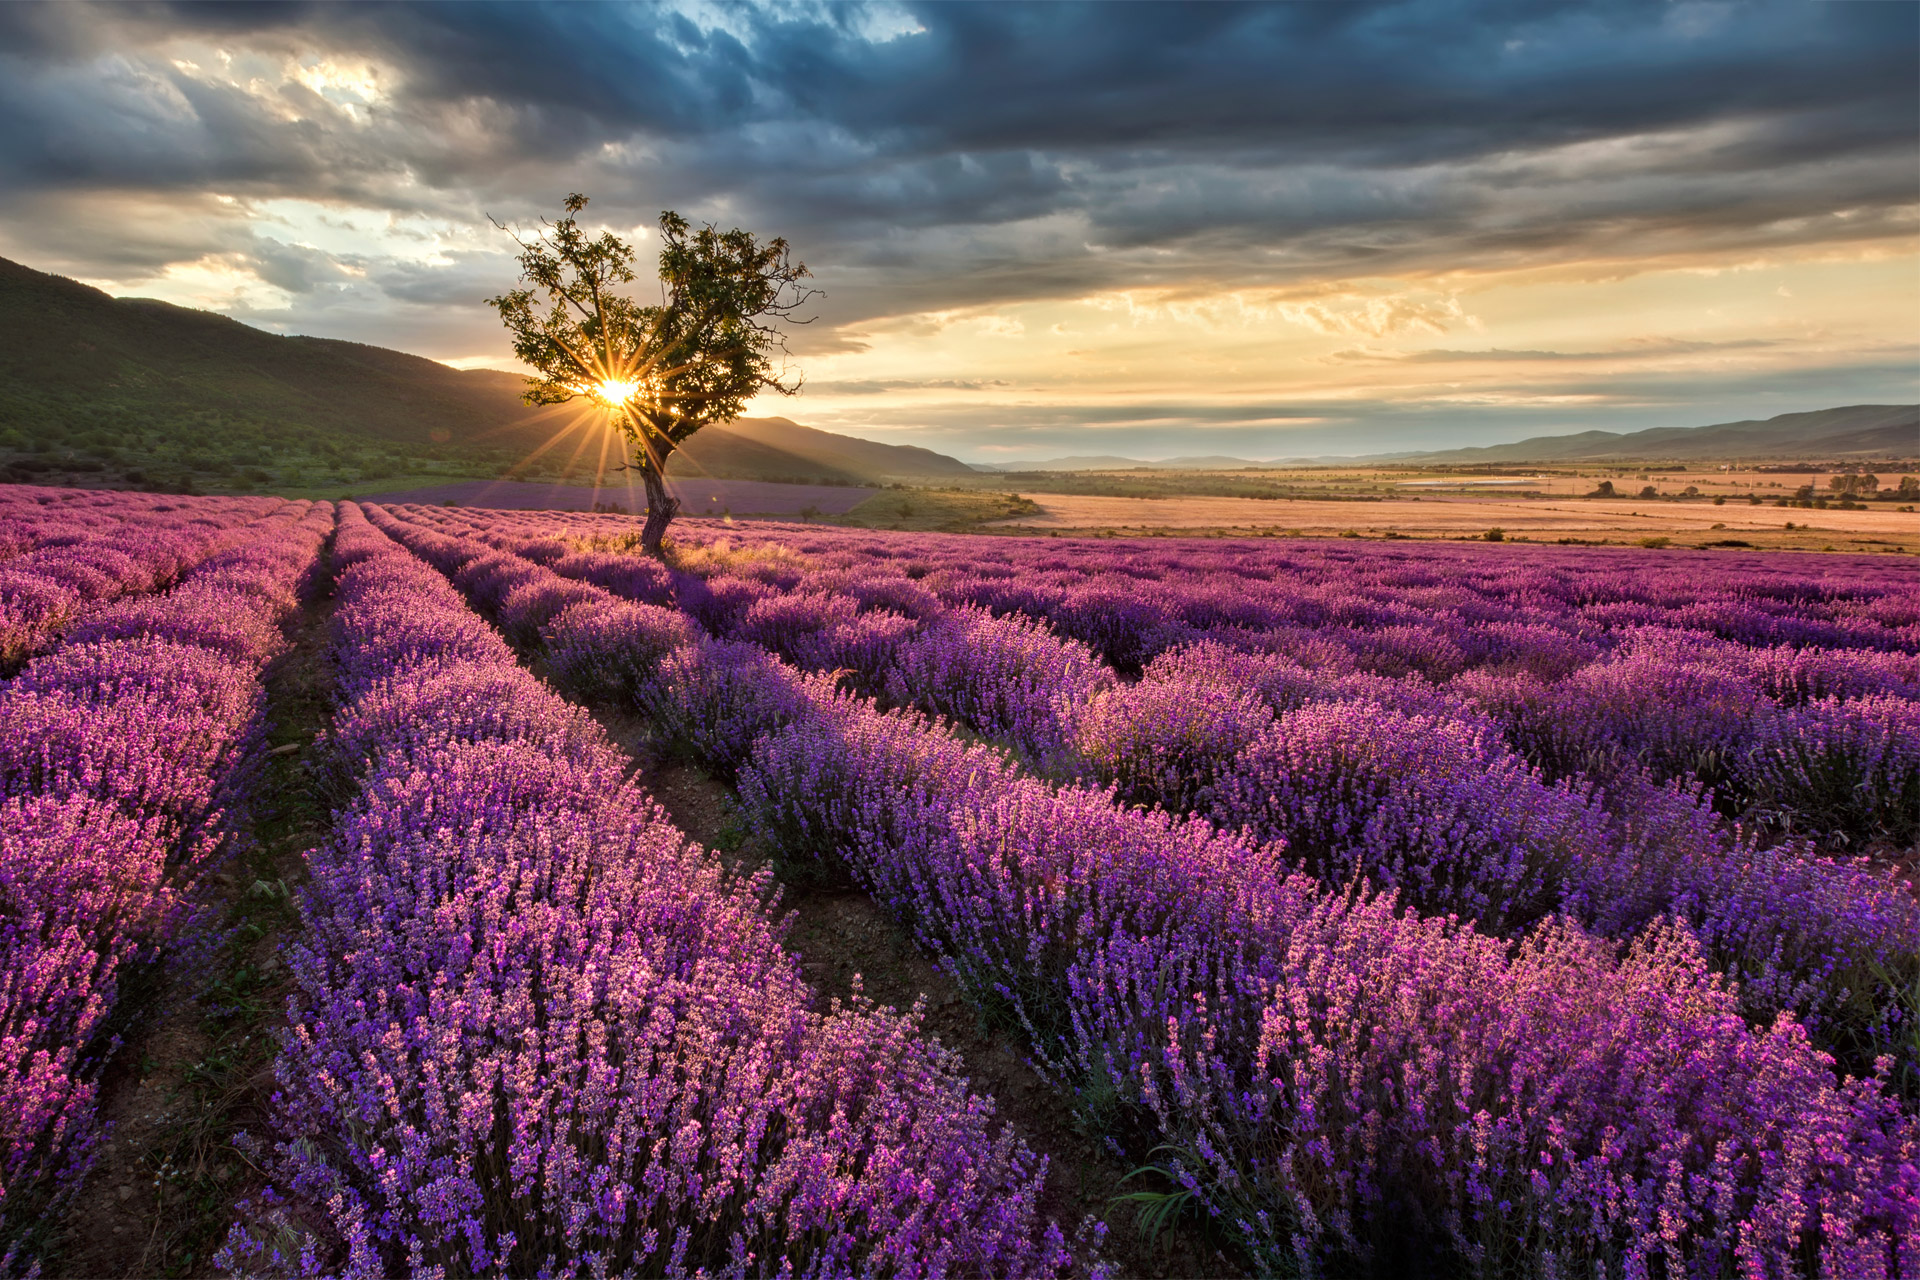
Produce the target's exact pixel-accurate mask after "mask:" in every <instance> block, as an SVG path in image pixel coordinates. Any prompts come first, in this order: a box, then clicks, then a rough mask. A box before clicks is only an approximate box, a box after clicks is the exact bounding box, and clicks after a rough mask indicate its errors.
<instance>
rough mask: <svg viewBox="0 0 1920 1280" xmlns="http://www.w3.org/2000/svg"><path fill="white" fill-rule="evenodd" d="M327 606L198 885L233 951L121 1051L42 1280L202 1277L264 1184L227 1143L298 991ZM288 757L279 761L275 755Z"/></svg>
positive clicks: (167, 992)
mask: <svg viewBox="0 0 1920 1280" xmlns="http://www.w3.org/2000/svg"><path fill="white" fill-rule="evenodd" d="M331 611H332V602H331V600H328V599H324V598H323V599H321V600H319V601H317V602H314V603H311V604H309V605H308V606H307V607H306V608H305V609H304V610H303V612H302V613H301V615H300V616H299V618H298V620H297V622H296V624H295V626H294V627H293V628H292V629H291V631H290V633H289V634H290V637H291V639H292V641H293V647H292V649H291V650H290V651H289V652H288V653H287V654H286V655H284V656H283V657H281V658H279V659H278V660H277V661H276V662H275V663H274V664H273V665H272V666H270V667H269V668H268V670H267V672H266V687H267V694H268V702H267V718H268V721H269V733H268V740H267V743H266V744H265V746H266V749H267V750H268V751H269V755H268V757H267V760H266V762H265V767H264V771H263V774H262V776H261V778H260V780H259V786H258V787H257V790H256V795H255V797H254V802H253V810H252V813H251V814H250V819H251V821H250V829H249V830H248V831H247V832H246V833H245V835H244V836H243V837H242V841H241V845H240V847H239V848H238V849H237V850H236V851H235V853H234V854H232V855H231V856H230V857H229V858H228V859H227V861H226V862H225V864H224V865H222V866H221V867H220V868H219V869H218V870H217V872H216V873H215V874H213V875H211V876H209V877H208V879H207V890H208V898H209V901H210V902H211V904H212V906H213V908H214V915H213V918H212V919H213V924H212V927H213V928H216V929H222V930H231V931H232V933H231V935H230V940H229V941H228V942H227V944H226V945H225V946H224V947H222V948H220V949H218V950H216V951H214V952H212V953H211V955H209V956H207V957H205V958H199V957H196V959H195V962H194V963H193V964H192V965H180V966H176V967H175V968H174V969H173V970H172V971H171V972H169V973H168V974H166V975H165V979H164V981H163V982H162V984H161V985H160V988H159V990H158V991H157V992H155V993H153V994H152V996H151V997H150V1000H151V1005H150V1008H149V1011H148V1013H147V1016H146V1018H145V1019H143V1025H144V1027H145V1030H144V1031H143V1032H141V1033H140V1034H139V1035H138V1036H137V1037H136V1038H135V1039H134V1040H132V1041H131V1042H130V1043H128V1044H126V1045H124V1046H123V1047H122V1048H121V1051H120V1056H119V1058H118V1059H117V1061H116V1064H115V1066H114V1068H113V1070H112V1072H111V1073H110V1075H109V1079H108V1081H107V1088H106V1090H105V1094H104V1098H103V1101H102V1105H101V1114H102V1116H103V1118H105V1119H106V1120H107V1121H108V1123H109V1124H110V1125H111V1126H112V1133H111V1136H110V1138H109V1139H108V1141H107V1142H106V1143H105V1144H103V1150H102V1151H101V1154H100V1157H99V1160H98V1161H97V1163H96V1164H95V1165H94V1168H93V1170H92V1172H91V1173H90V1174H89V1175H88V1178H87V1181H86V1184H85V1186H84V1187H83V1188H82V1189H81V1192H80V1195H79V1196H78V1197H77V1199H76V1201H75V1203H74V1206H73V1208H72V1209H71V1210H70V1211H69V1214H68V1217H67V1221H66V1223H65V1225H64V1228H63V1230H62V1244H61V1247H60V1249H59V1251H58V1252H57V1253H55V1255H54V1256H53V1257H51V1258H50V1259H48V1261H47V1264H46V1274H47V1275H49V1276H75V1277H80V1276H85V1277H103V1276H127V1277H144V1276H211V1275H216V1274H218V1273H217V1272H216V1271H215V1269H214V1267H213V1265H212V1261H213V1254H214V1251H215V1250H217V1249H218V1248H219V1246H220V1245H221V1243H222V1242H224V1240H225V1239H226V1235H227V1230H228V1228H229V1226H230V1225H231V1224H232V1222H233V1219H234V1214H233V1206H234V1204H235V1202H237V1201H238V1200H240V1199H242V1198H244V1197H246V1196H249V1195H252V1194H254V1193H256V1192H257V1191H259V1190H260V1189H261V1188H262V1187H264V1186H265V1185H266V1180H265V1179H264V1178H263V1177H262V1176H261V1175H260V1173H259V1171H258V1170H256V1169H255V1168H253V1166H252V1165H251V1164H250V1163H249V1162H248V1161H247V1159H246V1158H245V1156H244V1155H243V1154H242V1153H241V1152H240V1151H238V1150H237V1149H236V1148H235V1147H234V1145H233V1139H234V1137H235V1135H236V1134H238V1133H240V1132H241V1131H243V1130H249V1129H251V1130H253V1131H255V1132H258V1131H260V1130H261V1129H262V1128H263V1126H264V1124H265V1122H266V1119H267V1104H268V1099H269V1097H270V1095H271V1094H272V1091H273V1087H274V1082H273V1059H274V1056H275V1048H276V1045H277V1043H278V1033H279V1031H280V1029H281V1027H282V1026H283V1025H284V1020H285V1018H284V1008H285V1004H286V997H287V994H288V991H289V990H290V987H291V983H290V980H289V978H288V974H287V970H286V966H285V965H284V964H283V963H282V962H281V961H280V959H279V955H278V953H279V948H280V943H281V940H282V939H283V938H284V937H285V936H286V935H287V933H288V932H289V930H290V929H292V928H293V927H294V916H293V911H292V904H291V902H290V900H289V895H288V893H287V887H288V886H290V885H295V884H298V883H299V881H300V880H301V879H303V878H304V876H305V866H306V862H305V858H304V857H303V852H304V851H305V850H306V849H308V848H311V847H312V846H313V845H314V844H316V843H317V842H318V841H319V840H320V838H321V835H322V832H323V829H324V823H325V821H326V816H327V815H326V810H325V806H324V805H323V804H322V803H321V802H320V801H319V800H318V799H317V797H316V796H315V795H314V788H313V786H312V784H311V780H310V777H309V775H308V774H307V772H306V769H305V767H304V762H303V760H302V756H303V755H305V754H306V749H307V748H308V747H309V746H310V744H311V743H312V741H313V737H314V734H315V733H316V732H317V731H318V730H319V729H320V728H321V726H322V725H323V724H324V723H325V718H326V713H327V709H328V707H329V706H330V704H331V688H332V668H331V665H330V664H329V663H328V662H327V661H326V660H325V644H326V620H327V617H328V615H329V614H330V613H331ZM288 745H292V746H293V747H294V748H295V749H294V750H291V751H285V750H283V751H281V752H280V753H279V754H277V755H276V754H272V749H273V748H274V747H285V746H288Z"/></svg>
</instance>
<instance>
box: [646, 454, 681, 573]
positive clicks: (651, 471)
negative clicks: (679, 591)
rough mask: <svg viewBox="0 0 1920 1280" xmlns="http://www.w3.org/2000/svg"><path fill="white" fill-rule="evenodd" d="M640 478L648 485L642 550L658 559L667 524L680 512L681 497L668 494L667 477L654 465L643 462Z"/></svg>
mask: <svg viewBox="0 0 1920 1280" xmlns="http://www.w3.org/2000/svg"><path fill="white" fill-rule="evenodd" d="M640 480H641V482H642V483H643V484H645V485H646V486H647V523H646V524H645V525H643V526H641V529H640V550H641V551H642V552H644V553H645V554H647V555H650V556H652V557H653V558H654V559H656V560H658V559H660V558H661V557H660V542H661V539H663V538H665V537H666V536H667V526H668V525H669V524H671V523H672V522H673V518H674V517H675V516H676V515H678V514H680V499H678V498H675V497H671V496H669V495H668V493H667V482H666V479H665V478H664V477H663V476H661V474H660V472H659V471H658V470H657V469H655V468H654V467H651V466H647V465H644V464H643V465H642V466H641V468H640Z"/></svg>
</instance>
